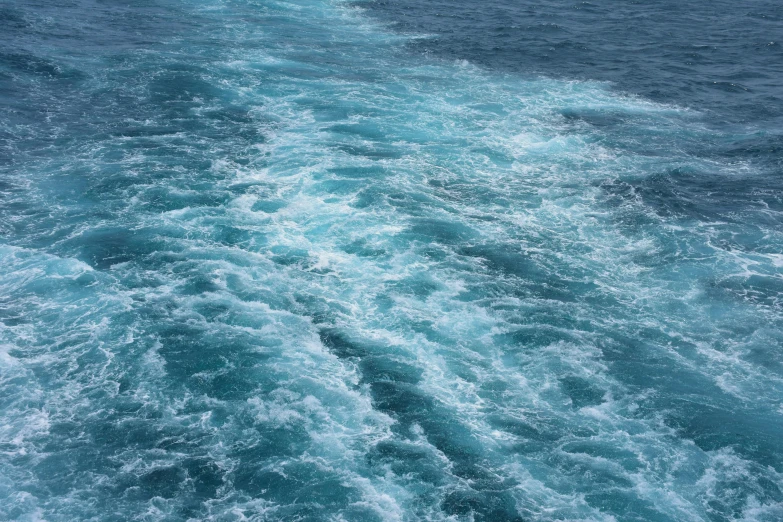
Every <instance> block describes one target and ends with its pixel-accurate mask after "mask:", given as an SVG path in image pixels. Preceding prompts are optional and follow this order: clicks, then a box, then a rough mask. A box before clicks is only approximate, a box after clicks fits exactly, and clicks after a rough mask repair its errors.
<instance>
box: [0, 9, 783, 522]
mask: <svg viewBox="0 0 783 522" xmlns="http://www.w3.org/2000/svg"><path fill="white" fill-rule="evenodd" d="M160 6H162V7H160V8H159V9H158V8H156V9H153V10H152V12H150V13H146V12H144V10H140V11H139V12H138V13H137V14H138V16H140V17H141V18H142V21H143V24H142V26H143V31H146V32H144V34H145V35H147V36H148V37H149V38H150V39H151V40H150V41H152V42H153V43H150V42H149V41H147V40H144V39H143V38H141V40H142V42H141V43H139V44H138V46H137V47H135V48H134V47H131V48H129V49H114V48H112V49H110V50H107V51H100V52H98V53H97V54H96V55H95V56H94V57H92V58H91V59H90V60H86V61H79V60H75V59H74V58H73V56H72V55H71V54H69V53H70V52H71V50H69V48H68V47H67V46H65V47H64V48H63V49H64V50H61V51H55V50H47V51H44V50H40V51H38V52H39V53H45V52H46V53H49V54H46V55H45V58H39V60H49V61H51V62H52V63H56V66H53V67H55V69H57V70H58V71H60V72H59V73H57V74H55V73H52V75H53V77H54V78H55V79H54V80H52V81H53V82H59V84H57V85H54V86H50V85H49V84H45V83H42V82H41V80H40V78H38V77H35V76H32V77H31V79H29V81H30V82H31V85H33V86H34V88H33V89H31V90H30V91H29V93H28V94H27V96H28V99H29V100H31V101H36V102H38V103H39V104H46V106H47V107H48V110H49V111H51V113H52V114H51V117H50V119H49V120H48V123H47V124H46V125H40V126H29V125H28V124H26V123H25V122H24V121H23V119H22V116H24V114H22V115H21V116H20V115H18V114H17V115H16V116H15V118H16V119H14V120H9V121H13V124H10V123H7V124H4V125H5V126H6V127H8V128H11V127H13V128H11V130H10V131H7V132H9V133H11V134H12V135H13V136H17V137H15V138H13V139H12V140H11V142H12V143H13V144H14V146H15V147H17V149H18V150H19V152H18V153H17V154H15V157H14V159H13V165H12V166H11V168H8V169H4V171H3V173H2V175H3V179H2V181H3V183H4V184H3V187H4V195H5V196H6V200H5V202H4V203H3V205H2V207H1V209H0V210H2V223H3V228H4V230H7V231H8V232H7V234H6V235H5V239H4V240H3V243H4V244H3V246H2V253H1V254H0V295H1V296H3V297H2V308H1V309H0V311H2V324H3V326H2V329H0V346H2V347H3V348H2V349H0V390H1V393H0V396H2V397H3V399H2V401H3V402H2V413H3V421H4V422H3V425H2V429H0V437H2V438H0V443H1V444H2V446H0V447H2V452H1V453H0V467H2V473H0V476H2V477H3V478H2V479H1V481H0V497H2V502H0V505H1V506H2V507H0V514H1V515H2V517H4V518H9V519H30V520H34V519H46V520H74V519H80V520H90V519H94V520H103V519H111V518H112V517H114V518H118V519H133V520H187V519H199V520H201V519H204V520H245V519H248V520H564V519H567V520H734V519H746V520H775V519H778V518H780V517H781V516H782V515H783V511H782V510H783V496H781V488H783V477H781V470H783V467H781V466H783V448H782V447H781V444H780V439H779V436H778V434H779V433H780V432H781V428H783V420H782V417H781V414H782V413H783V410H781V403H780V397H781V392H783V381H781V375H782V372H781V367H780V364H779V362H777V358H776V356H777V355H778V354H779V349H780V342H781V337H780V331H781V329H780V326H781V319H782V317H781V313H780V306H779V304H780V299H779V296H780V288H781V287H780V284H781V277H782V276H783V274H782V273H781V263H780V260H779V258H778V257H777V254H775V252H776V251H777V250H779V248H780V246H781V243H782V241H781V239H782V238H781V232H780V231H781V230H783V229H781V228H780V227H779V226H777V224H778V223H777V221H776V220H777V219H779V216H777V215H775V216H776V217H774V218H771V217H769V216H770V214H768V213H767V214H764V213H762V212H759V211H758V210H757V209H755V208H753V207H747V208H745V209H744V210H743V212H745V214H746V215H745V219H744V221H743V222H738V221H731V220H729V219H728V218H727V217H726V216H725V215H710V216H707V215H705V214H704V213H702V212H701V211H700V209H699V207H698V200H694V201H691V200H689V199H688V198H687V197H685V196H676V197H675V196H671V197H668V198H667V197H666V196H667V190H668V188H667V187H669V185H670V184H671V183H673V181H672V180H679V179H683V178H688V179H692V180H693V183H694V184H698V183H719V182H720V181H721V180H725V179H729V178H731V177H732V176H737V175H738V174H737V172H738V169H739V168H740V167H741V166H740V167H738V166H737V165H735V164H729V163H722V162H720V161H717V160H714V159H709V158H704V157H699V156H694V155H692V154H689V153H688V152H687V150H688V146H687V145H688V144H689V143H695V142H700V141H704V140H718V139H721V137H722V136H721V135H720V134H716V131H714V130H711V129H709V128H707V127H706V126H705V125H704V124H703V123H702V120H701V119H700V117H699V115H698V114H696V113H694V111H688V110H685V109H682V108H678V107H675V106H667V105H661V104H656V103H652V102H649V101H646V100H644V99H640V98H636V97H632V96H623V95H619V94H617V93H615V92H613V91H611V90H610V89H609V88H608V86H607V85H606V84H603V83H591V82H567V81H556V80H551V79H529V78H527V79H526V78H521V77H519V76H516V75H510V74H497V73H492V72H490V71H486V70H483V69H481V68H478V67H474V66H472V65H470V64H469V63H444V62H443V61H438V60H425V59H420V60H417V61H411V58H410V55H408V54H406V53H405V52H404V48H403V45H404V43H405V41H406V39H405V38H403V37H401V36H399V35H396V34H393V33H391V32H390V31H388V30H387V29H385V28H384V27H382V26H379V25H377V24H375V23H373V22H371V21H370V20H369V19H368V18H367V17H366V16H365V14H364V13H363V12H362V11H361V10H360V9H358V8H356V7H353V6H350V5H348V4H344V3H340V2H320V1H306V0H300V1H293V2H260V3H253V2H248V3H244V2H212V1H206V2H201V3H199V4H198V6H196V7H192V6H182V5H180V4H177V3H170V4H169V3H166V4H160ZM106 9H108V11H100V12H99V13H98V14H96V15H95V16H120V14H122V13H123V11H122V10H121V9H120V8H116V9H117V10H118V11H117V13H114V11H113V10H114V9H115V8H106ZM113 13H114V14H113ZM118 13H119V14H118ZM161 20H163V21H167V20H168V21H172V20H176V21H177V23H176V24H174V25H172V26H171V27H169V28H167V29H166V30H165V31H166V32H165V33H164V34H165V37H162V36H155V35H156V34H158V33H159V32H160V31H161V27H167V26H166V24H165V23H163V22H162V21H161ZM35 23H39V24H43V23H44V22H42V21H40V20H38V21H37V22H35ZM47 23H49V22H47ZM59 23H62V24H68V23H71V22H69V20H68V19H67V17H66V18H65V19H64V21H62V22H59ZM161 24H162V25H161ZM41 30H43V29H41ZM58 53H59V54H58ZM47 63H48V62H47ZM41 67H43V66H41ZM63 71H64V72H63ZM20 74H21V73H20ZM58 75H59V76H58ZM20 96H21V95H20ZM30 106H31V107H33V106H36V105H34V104H31V105H30ZM74 113H79V114H83V115H84V116H83V117H81V118H80V119H74V118H73V114H74ZM606 114H611V115H614V116H616V117H617V118H618V120H620V121H622V124H620V125H615V126H609V127H603V126H601V125H598V124H597V123H596V118H598V117H599V116H600V115H606ZM14 125H15V126H14ZM25 133H28V135H27V137H25ZM77 138H78V139H77ZM748 168H749V169H750V168H751V167H748ZM669 192H671V191H669ZM669 195H671V194H669ZM765 212H770V213H774V210H768V211H765ZM759 238H763V240H761V239H759Z"/></svg>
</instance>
